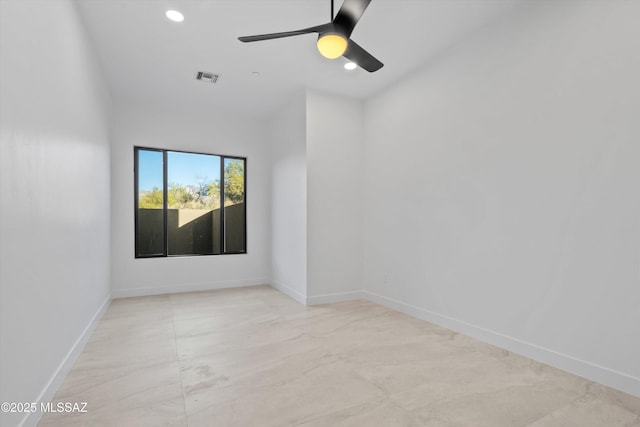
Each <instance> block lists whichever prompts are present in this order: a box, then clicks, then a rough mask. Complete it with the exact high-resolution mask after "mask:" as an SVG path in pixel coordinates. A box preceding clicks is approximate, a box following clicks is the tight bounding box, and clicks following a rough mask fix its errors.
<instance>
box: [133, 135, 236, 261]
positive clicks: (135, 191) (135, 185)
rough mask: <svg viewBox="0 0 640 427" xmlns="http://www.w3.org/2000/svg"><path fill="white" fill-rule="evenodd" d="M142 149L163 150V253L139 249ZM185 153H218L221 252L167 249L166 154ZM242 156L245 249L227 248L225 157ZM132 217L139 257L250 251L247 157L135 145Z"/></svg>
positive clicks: (234, 253) (136, 255)
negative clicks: (139, 167) (183, 251)
mask: <svg viewBox="0 0 640 427" xmlns="http://www.w3.org/2000/svg"><path fill="white" fill-rule="evenodd" d="M140 150H144V151H155V152H159V153H162V234H163V239H162V241H163V242H162V246H163V249H162V254H158V255H140V251H139V249H140V248H139V243H138V230H139V218H138V209H139V208H138V202H139V195H140V194H139V193H140V188H139V182H138V181H139V179H138V163H139V161H138V153H139V151H140ZM169 152H173V153H185V154H197V155H203V156H216V157H219V158H220V229H219V230H218V234H219V236H220V237H219V238H220V253H219V254H197V253H194V254H176V255H170V254H169V253H168V250H169V233H168V230H167V223H168V221H167V219H168V210H169V208H168V194H169V183H168V178H167V177H168V164H167V158H168V153H169ZM227 159H231V160H242V161H243V162H244V166H243V179H244V200H243V215H244V233H243V246H244V250H243V251H227V250H226V245H225V233H226V230H225V229H226V227H225V212H224V199H225V193H224V185H225V179H224V167H225V166H224V165H225V160H227ZM133 182H134V183H133V212H134V214H133V218H134V233H133V236H134V256H135V258H136V259H147V258H181V257H192V256H195V257H200V256H218V255H246V254H247V253H248V251H247V158H246V157H243V156H236V155H226V154H213V153H202V152H197V151H187V150H174V149H168V148H155V147H143V146H139V145H134V147H133Z"/></svg>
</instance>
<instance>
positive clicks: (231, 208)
mask: <svg viewBox="0 0 640 427" xmlns="http://www.w3.org/2000/svg"><path fill="white" fill-rule="evenodd" d="M244 195H245V182H244V160H243V159H233V158H225V159H224V252H225V253H233V252H245V251H246V247H245V241H246V240H245V229H246V228H245V222H246V210H245V200H244Z"/></svg>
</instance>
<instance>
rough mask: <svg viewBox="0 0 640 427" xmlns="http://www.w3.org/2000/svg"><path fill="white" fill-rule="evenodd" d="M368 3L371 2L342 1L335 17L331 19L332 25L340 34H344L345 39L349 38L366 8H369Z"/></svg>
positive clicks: (366, 0)
mask: <svg viewBox="0 0 640 427" xmlns="http://www.w3.org/2000/svg"><path fill="white" fill-rule="evenodd" d="M369 3H371V0H344V3H342V6H341V7H340V10H339V11H338V13H337V14H336V17H335V18H334V19H333V23H334V25H335V26H336V27H338V28H339V29H340V30H341V32H344V35H345V37H347V38H349V36H351V33H352V32H353V28H354V27H355V26H356V24H357V23H358V20H359V19H360V17H361V16H362V14H363V13H364V11H365V10H366V9H367V6H369Z"/></svg>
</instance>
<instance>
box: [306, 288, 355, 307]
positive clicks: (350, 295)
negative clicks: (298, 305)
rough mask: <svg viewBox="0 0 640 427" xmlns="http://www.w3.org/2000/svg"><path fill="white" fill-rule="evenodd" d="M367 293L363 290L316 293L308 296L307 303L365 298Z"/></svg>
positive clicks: (327, 302) (326, 302) (330, 302)
mask: <svg viewBox="0 0 640 427" xmlns="http://www.w3.org/2000/svg"><path fill="white" fill-rule="evenodd" d="M364 298H365V295H364V292H362V291H354V292H340V293H337V294H326V295H314V296H310V297H307V301H306V304H307V305H320V304H333V303H336V302H343V301H353V300H356V299H364Z"/></svg>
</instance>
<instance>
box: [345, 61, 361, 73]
mask: <svg viewBox="0 0 640 427" xmlns="http://www.w3.org/2000/svg"><path fill="white" fill-rule="evenodd" d="M356 68H358V64H356V63H355V62H347V63H346V64H344V69H345V70H349V71H352V70H355V69H356Z"/></svg>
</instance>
